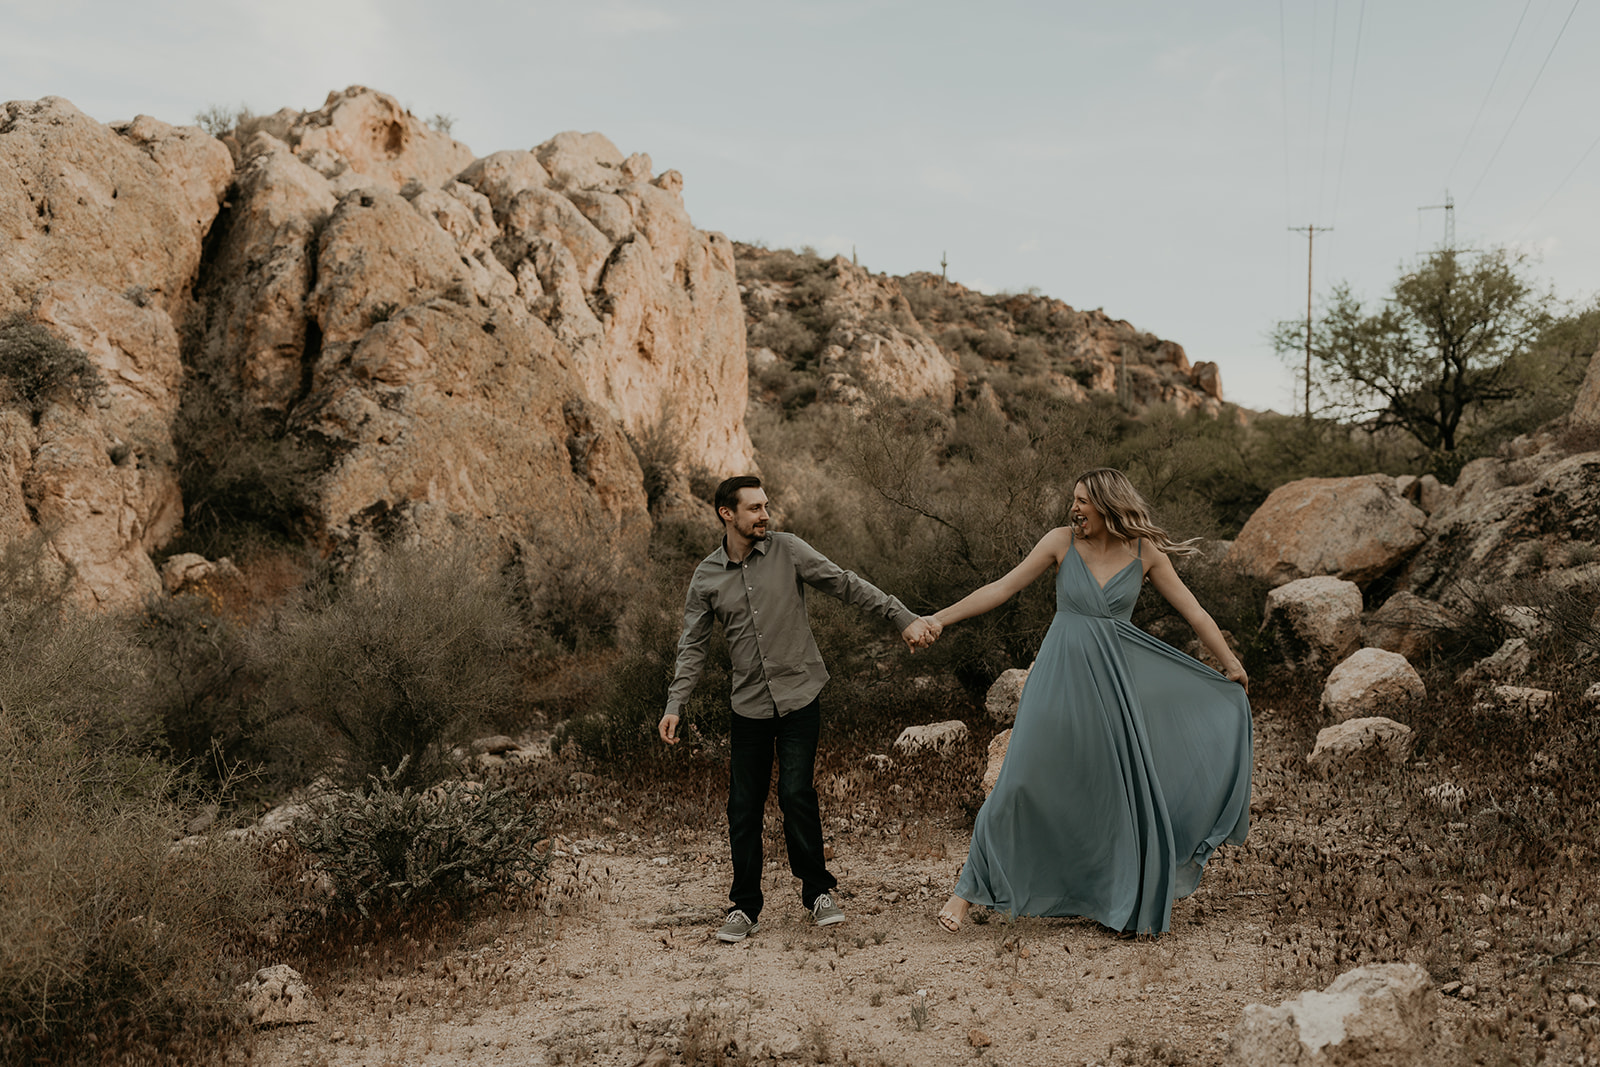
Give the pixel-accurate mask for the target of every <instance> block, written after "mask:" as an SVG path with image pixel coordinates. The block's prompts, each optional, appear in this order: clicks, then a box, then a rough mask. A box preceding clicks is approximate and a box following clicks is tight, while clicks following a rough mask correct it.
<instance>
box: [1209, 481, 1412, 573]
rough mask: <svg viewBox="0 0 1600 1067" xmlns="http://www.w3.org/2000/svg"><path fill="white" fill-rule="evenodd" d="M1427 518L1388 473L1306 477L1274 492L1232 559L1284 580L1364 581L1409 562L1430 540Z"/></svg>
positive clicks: (1245, 567) (1237, 544) (1243, 567)
mask: <svg viewBox="0 0 1600 1067" xmlns="http://www.w3.org/2000/svg"><path fill="white" fill-rule="evenodd" d="M1427 522H1428V516H1427V515H1425V514H1424V513H1423V512H1422V510H1421V509H1420V508H1418V507H1416V505H1414V504H1412V503H1411V502H1410V501H1408V500H1406V499H1405V498H1404V497H1402V496H1401V495H1400V492H1399V489H1398V487H1397V485H1396V483H1395V479H1393V478H1391V477H1389V476H1388V475H1384V474H1366V475H1361V476H1359V477H1354V478H1302V479H1300V480H1299V481H1296V482H1290V483H1289V484H1287V485H1283V486H1279V487H1278V488H1277V489H1274V490H1273V491H1272V494H1271V495H1270V496H1268V497H1267V499H1266V501H1265V502H1264V503H1263V504H1262V505H1261V507H1259V508H1257V509H1256V511H1255V514H1253V515H1251V516H1250V519H1249V521H1247V522H1246V523H1245V524H1244V529H1242V530H1240V531H1239V536H1238V537H1237V538H1236V539H1235V540H1234V542H1233V547H1232V548H1231V549H1230V550H1229V552H1228V561H1229V562H1230V563H1231V564H1232V565H1233V566H1235V567H1237V568H1239V569H1240V570H1242V571H1244V572H1246V573H1249V574H1254V575H1257V576H1259V577H1262V578H1265V579H1267V580H1269V581H1271V582H1274V583H1276V584H1280V585H1281V584H1283V583H1285V582H1291V581H1294V580H1295V579H1297V578H1306V577H1310V576H1312V575H1318V574H1328V575H1333V576H1334V577H1337V578H1343V579H1345V580H1347V581H1352V582H1355V583H1357V584H1362V585H1364V584H1365V583H1367V582H1370V581H1372V580H1373V579H1374V578H1377V577H1378V576H1380V575H1383V574H1387V573H1389V572H1390V571H1392V570H1394V569H1395V568H1396V567H1398V566H1399V565H1400V564H1402V563H1403V562H1405V560H1406V558H1407V557H1408V556H1410V555H1411V553H1413V552H1415V551H1416V550H1417V548H1418V546H1420V545H1421V544H1422V543H1423V542H1424V541H1426V540H1427V532H1426V527H1427Z"/></svg>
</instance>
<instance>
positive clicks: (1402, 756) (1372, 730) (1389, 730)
mask: <svg viewBox="0 0 1600 1067" xmlns="http://www.w3.org/2000/svg"><path fill="white" fill-rule="evenodd" d="M1414 743H1415V738H1414V736H1413V735H1412V733H1411V728H1410V727H1409V726H1403V725H1401V724H1400V723H1397V722H1395V721H1394V720H1393V719H1385V718H1383V717H1382V716H1373V717H1371V718H1365V719H1348V720H1346V721H1344V722H1341V723H1339V724H1338V725H1337V726H1329V727H1325V728H1324V729H1322V730H1319V731H1318V732H1317V744H1316V747H1315V748H1314V749H1313V750H1312V752H1311V754H1310V755H1309V756H1307V757H1306V763H1307V764H1309V765H1310V767H1311V769H1312V770H1315V771H1317V772H1319V773H1321V774H1331V773H1332V772H1333V771H1334V770H1335V769H1336V768H1337V767H1339V766H1341V765H1343V764H1346V763H1348V762H1349V761H1350V760H1351V759H1353V758H1355V757H1357V756H1359V755H1361V754H1362V753H1364V752H1366V751H1368V750H1369V749H1373V748H1377V749H1380V750H1381V751H1382V752H1383V754H1384V755H1385V756H1386V757H1388V759H1389V761H1390V762H1391V763H1404V762H1405V761H1406V758H1407V757H1408V756H1410V755H1411V746H1412V744H1414Z"/></svg>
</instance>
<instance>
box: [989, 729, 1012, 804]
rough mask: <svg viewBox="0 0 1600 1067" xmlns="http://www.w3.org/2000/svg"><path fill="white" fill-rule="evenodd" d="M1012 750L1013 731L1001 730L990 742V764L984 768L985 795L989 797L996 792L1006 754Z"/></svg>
mask: <svg viewBox="0 0 1600 1067" xmlns="http://www.w3.org/2000/svg"><path fill="white" fill-rule="evenodd" d="M1010 749H1011V731H1010V730H1001V731H1000V732H999V733H997V734H995V735H994V737H993V738H992V739H991V740H990V741H989V754H988V762H987V763H986V764H985V765H984V768H983V795H984V796H988V795H989V794H990V793H992V792H994V784H995V783H996V782H998V781H999V780H1000V768H1002V767H1004V766H1005V764H1006V753H1007V752H1008V751H1010Z"/></svg>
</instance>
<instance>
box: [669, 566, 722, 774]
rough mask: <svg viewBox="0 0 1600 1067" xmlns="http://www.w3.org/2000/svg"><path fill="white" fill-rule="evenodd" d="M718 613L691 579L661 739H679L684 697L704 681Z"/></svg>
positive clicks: (673, 741) (672, 742) (671, 740)
mask: <svg viewBox="0 0 1600 1067" xmlns="http://www.w3.org/2000/svg"><path fill="white" fill-rule="evenodd" d="M715 617H716V616H715V614H714V613H713V612H712V610H711V604H710V602H709V601H707V600H706V597H705V594H704V593H703V592H702V591H701V590H700V589H699V588H697V587H696V584H695V582H694V581H693V579H691V580H690V582H689V595H688V596H687V597H686V598H685V600H684V604H683V633H682V634H681V635H680V636H679V637H678V665H677V668H676V670H675V671H674V673H673V676H672V685H671V686H670V687H669V688H668V689H667V710H666V712H665V713H664V714H663V715H662V716H661V722H660V724H659V725H658V726H657V727H656V731H657V732H658V733H659V734H660V735H661V740H663V741H665V742H666V743H667V744H669V745H675V744H677V743H678V720H679V717H680V713H681V712H682V710H683V704H684V701H686V700H688V699H689V694H690V693H692V692H694V687H695V683H696V682H698V681H700V675H701V673H702V672H703V671H704V670H705V665H706V642H707V640H708V639H709V638H710V637H711V625H712V622H713V621H714V620H715Z"/></svg>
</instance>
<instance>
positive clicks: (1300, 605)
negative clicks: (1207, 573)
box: [1261, 575, 1361, 671]
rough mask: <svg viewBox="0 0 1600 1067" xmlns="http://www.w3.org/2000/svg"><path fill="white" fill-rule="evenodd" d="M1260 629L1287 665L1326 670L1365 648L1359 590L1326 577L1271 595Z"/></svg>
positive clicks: (1282, 588) (1298, 582) (1291, 585)
mask: <svg viewBox="0 0 1600 1067" xmlns="http://www.w3.org/2000/svg"><path fill="white" fill-rule="evenodd" d="M1261 628H1262V629H1263V630H1264V631H1266V633H1267V635H1268V638H1269V639H1270V640H1271V642H1272V644H1273V647H1274V648H1275V649H1276V650H1277V653H1278V656H1279V658H1280V659H1281V660H1282V661H1283V662H1285V663H1290V664H1294V665H1296V666H1299V667H1301V668H1303V669H1306V670H1313V671H1317V670H1327V669H1329V668H1331V667H1332V666H1333V665H1334V664H1336V663H1338V662H1340V661H1341V660H1343V659H1344V658H1345V657H1346V656H1348V655H1350V653H1352V652H1354V651H1355V650H1356V648H1357V646H1359V645H1360V643H1361V590H1360V588H1359V587H1357V586H1356V584H1355V583H1354V582H1347V581H1343V580H1341V579H1338V578H1333V577H1329V576H1327V575H1318V576H1317V577H1314V578H1300V579H1297V580H1295V581H1291V582H1289V583H1288V584H1286V585H1280V586H1279V587H1278V588H1276V589H1274V590H1272V591H1271V592H1270V593H1268V594H1267V603H1266V613H1265V617H1264V618H1263V619H1262V623H1261Z"/></svg>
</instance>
